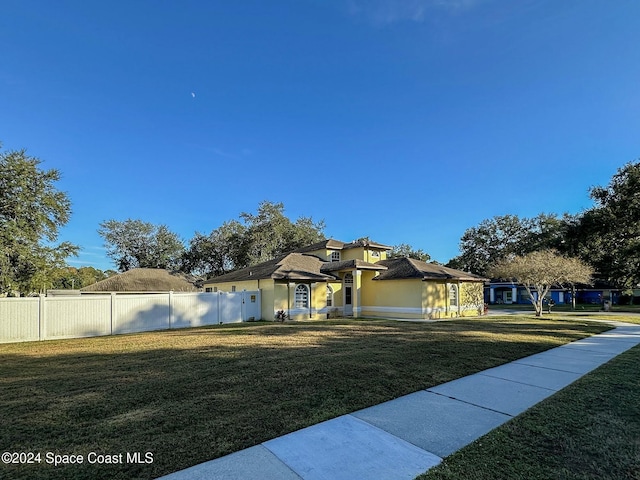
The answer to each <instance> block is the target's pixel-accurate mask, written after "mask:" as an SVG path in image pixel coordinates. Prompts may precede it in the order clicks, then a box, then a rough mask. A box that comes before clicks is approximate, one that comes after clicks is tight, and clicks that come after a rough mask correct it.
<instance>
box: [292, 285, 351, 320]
mask: <svg viewBox="0 0 640 480" xmlns="http://www.w3.org/2000/svg"><path fill="white" fill-rule="evenodd" d="M298 285H306V286H307V287H308V288H309V294H310V298H309V299H308V300H309V306H308V307H305V308H296V306H295V291H296V287H297V286H298ZM338 285H339V284H338ZM332 286H333V287H334V294H333V295H334V302H335V300H336V299H337V296H338V295H342V290H340V289H339V288H337V287H336V284H335V283H334V284H332ZM284 287H285V288H286V284H284ZM336 292H337V293H336ZM282 293H283V294H284V298H285V299H286V295H287V293H288V294H289V301H288V305H289V306H290V308H288V309H287V308H286V307H285V308H283V310H285V311H288V313H289V318H290V319H291V320H322V319H326V318H327V314H328V313H330V312H331V310H333V309H334V308H338V307H330V308H327V283H326V282H312V283H308V282H297V283H294V282H292V283H291V284H290V285H289V288H288V291H287V290H285V289H282ZM340 300H342V298H340Z"/></svg>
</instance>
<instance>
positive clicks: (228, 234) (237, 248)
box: [183, 220, 246, 277]
mask: <svg viewBox="0 0 640 480" xmlns="http://www.w3.org/2000/svg"><path fill="white" fill-rule="evenodd" d="M245 231H246V228H245V226H244V225H242V224H241V223H240V222H238V221H236V220H231V221H229V222H225V223H223V224H222V225H221V226H220V227H218V228H217V229H215V230H213V231H212V232H211V233H210V234H209V235H204V234H202V233H199V232H196V233H195V235H194V236H193V238H192V239H191V240H190V242H189V249H188V250H187V252H186V253H185V256H184V264H183V270H184V271H185V272H190V273H194V274H196V275H199V276H203V277H212V276H216V277H217V276H219V275H224V274H225V273H227V272H230V271H232V270H234V269H236V268H239V267H238V265H241V264H242V263H243V261H244V254H243V251H242V249H243V245H244V243H245V241H244V234H245Z"/></svg>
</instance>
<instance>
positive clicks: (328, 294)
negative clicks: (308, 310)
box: [327, 285, 333, 307]
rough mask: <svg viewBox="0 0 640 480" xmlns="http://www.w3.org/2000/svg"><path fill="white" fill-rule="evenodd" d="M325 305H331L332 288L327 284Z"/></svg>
mask: <svg viewBox="0 0 640 480" xmlns="http://www.w3.org/2000/svg"><path fill="white" fill-rule="evenodd" d="M327 307H333V288H331V285H327Z"/></svg>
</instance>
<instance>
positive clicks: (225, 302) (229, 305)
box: [219, 292, 242, 323]
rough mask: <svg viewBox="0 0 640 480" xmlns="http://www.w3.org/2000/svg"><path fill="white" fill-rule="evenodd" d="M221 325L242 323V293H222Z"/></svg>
mask: <svg viewBox="0 0 640 480" xmlns="http://www.w3.org/2000/svg"><path fill="white" fill-rule="evenodd" d="M219 310H220V323H237V322H242V292H237V293H232V292H221V293H220V309H219Z"/></svg>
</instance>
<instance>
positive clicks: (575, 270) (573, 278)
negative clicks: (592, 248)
mask: <svg viewBox="0 0 640 480" xmlns="http://www.w3.org/2000/svg"><path fill="white" fill-rule="evenodd" d="M488 273H489V275H491V276H492V277H494V278H501V279H504V280H512V281H515V282H516V283H519V284H522V285H523V286H524V287H525V289H526V290H527V294H528V295H529V298H530V300H531V303H532V304H533V305H534V307H535V310H536V316H540V315H542V302H543V300H544V298H545V297H546V296H547V294H548V293H549V290H550V289H551V287H553V286H559V287H564V288H566V287H574V286H575V285H576V284H577V283H583V284H586V283H590V282H591V277H592V275H593V269H592V268H591V267H590V266H589V265H587V264H586V263H584V262H582V261H581V260H579V259H577V258H567V257H563V256H562V255H560V254H558V252H556V251H554V250H538V251H535V252H531V253H528V254H526V255H523V256H512V257H509V258H504V259H502V260H500V261H498V262H496V263H495V264H493V265H492V266H491V267H490V268H489V269H488ZM534 293H535V294H537V295H534Z"/></svg>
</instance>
